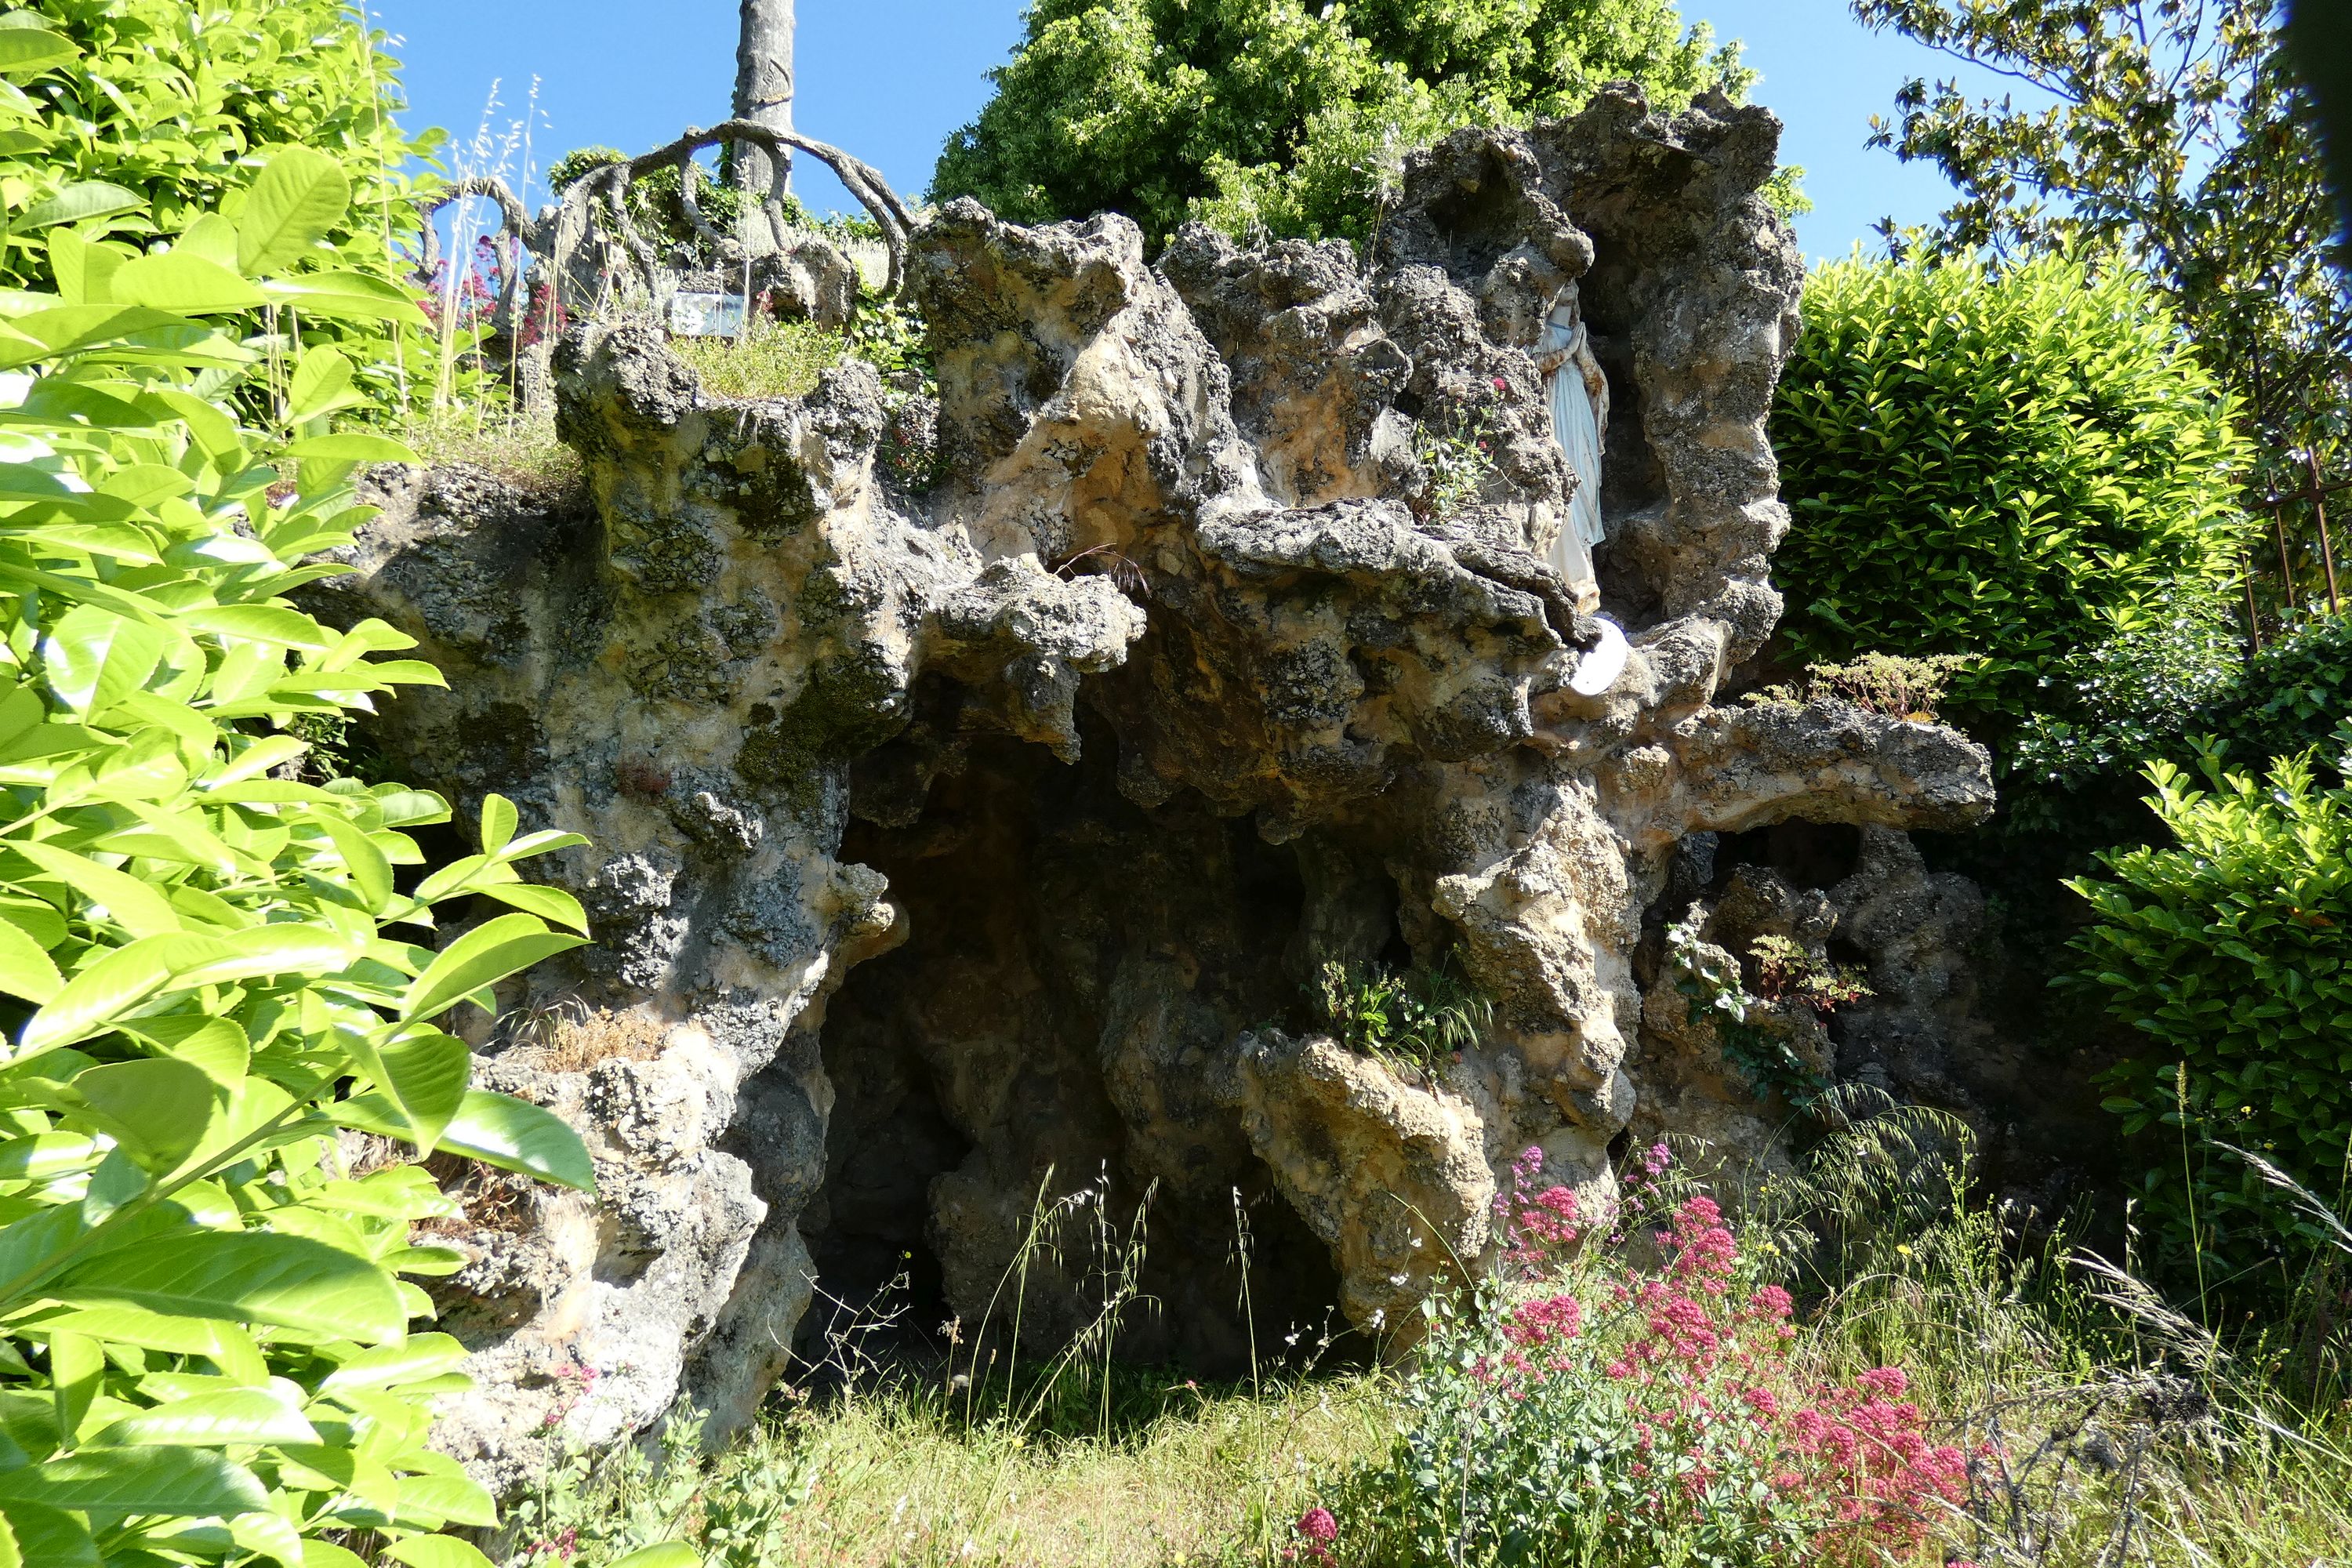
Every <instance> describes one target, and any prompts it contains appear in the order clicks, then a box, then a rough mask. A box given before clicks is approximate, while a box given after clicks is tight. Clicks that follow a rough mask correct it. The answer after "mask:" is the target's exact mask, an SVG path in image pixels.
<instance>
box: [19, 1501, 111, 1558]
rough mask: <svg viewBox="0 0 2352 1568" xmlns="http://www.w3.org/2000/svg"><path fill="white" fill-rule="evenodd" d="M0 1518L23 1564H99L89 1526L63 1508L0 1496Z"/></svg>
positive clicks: (96, 1546)
mask: <svg viewBox="0 0 2352 1568" xmlns="http://www.w3.org/2000/svg"><path fill="white" fill-rule="evenodd" d="M0 1521H5V1523H6V1525H7V1527H8V1533H9V1534H10V1535H11V1536H12V1537H13V1538H14V1539H15V1542H16V1551H17V1553H18V1555H19V1556H20V1557H21V1559H22V1560H23V1562H24V1564H25V1568H99V1555H98V1542H96V1541H95V1540H93V1539H92V1538H91V1536H90V1533H89V1526H88V1525H87V1524H85V1523H83V1522H82V1521H80V1520H79V1519H77V1518H75V1517H74V1516H73V1515H72V1514H69V1513H68V1512H66V1511H65V1510H63V1509H60V1508H52V1507H50V1506H49V1505H48V1504H47V1503H42V1502H32V1501H10V1500H5V1499H0Z"/></svg>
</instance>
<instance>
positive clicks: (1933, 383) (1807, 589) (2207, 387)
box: [1771, 256, 2246, 741]
mask: <svg viewBox="0 0 2352 1568" xmlns="http://www.w3.org/2000/svg"><path fill="white" fill-rule="evenodd" d="M1805 315H1806V330H1805V333H1804V336H1803V337H1802V339H1801V341H1800V342H1799V344H1798V347H1797V352H1796V354H1795V357H1794V358H1793V359H1792V360H1791V361H1790V365H1789V369H1788V372H1787V374H1785V375H1784V377H1783V378H1782V381H1781V384H1780V396H1779V400H1778V402H1777V403H1776V405H1775V406H1774V410H1773V414H1772V426H1771V428H1772V437H1773V445H1774V447H1775V448H1776V449H1777V451H1778V452H1779V454H1780V462H1781V489H1782V493H1783V494H1784V495H1785V496H1786V498H1787V500H1788V502H1789V506H1790V513H1791V527H1790V533H1789V537H1788V540H1787V542H1785V543H1783V544H1782V546H1781V547H1780V553H1779V554H1778V555H1777V556H1775V557H1774V561H1773V574H1774V578H1775V580H1776V581H1777V582H1778V583H1779V584H1780V587H1781V589H1782V590H1783V592H1784V593H1786V595H1788V602H1789V610H1788V616H1787V619H1786V620H1785V621H1784V622H1783V623H1782V627H1781V636H1782V638H1783V639H1784V643H1785V646H1786V647H1787V648H1788V649H1789V650H1790V653H1791V654H1792V655H1793V656H1794V658H1795V660H1796V661H1798V662H1801V661H1803V660H1807V659H1841V658H1847V657H1849V656H1851V655H1853V654H1854V653H1857V652H1861V651H1864V650H1866V649H1878V650H1883V651H1886V652H1892V653H1898V654H1904V655H1907V656H1913V657H1918V656H1925V655H1933V654H1973V655H1978V656H1980V657H1979V662H1978V663H1977V664H1975V665H1974V666H1972V667H1971V668H1968V669H1965V670H1963V671H1961V672H1959V673H1958V676H1957V677H1956V678H1955V679H1954V683H1953V695H1952V699H1951V707H1952V711H1953V713H1954V715H1955V717H1957V718H1958V719H1960V720H1961V721H1964V722H1966V723H1969V724H1970V725H1971V726H1972V727H1973V728H1976V729H1978V730H1979V731H1982V732H1983V733H1984V734H1985V735H1986V736H1987V737H1988V738H1990V739H1993V740H1996V741H1999V740H2000V739H2003V738H2005V737H2006V736H2007V735H2008V734H2010V733H2011V731H2013V730H2014V729H2015V727H2016V726H2017V725H2019V724H2020V723H2021V722H2023V721H2026V720H2027V719H2028V718H2029V717H2030V716H2032V715H2033V714H2034V713H2037V712H2039V711H2042V710H2044V709H2046V708H2048V707H2049V706H2050V702H2051V698H2052V693H2051V692H2050V690H2049V689H2047V687H2046V686H2045V685H2044V684H2043V683H2042V675H2043V673H2044V671H2045V669H2046V668H2048V667H2050V666H2053V665H2054V664H2055V663H2056V662H2057V661H2058V659H2059V658H2061V657H2062V656H2065V655H2068V654H2071V653H2074V651H2076V650H2078V649H2081V648H2084V647H2095V646H2098V645H2100V644H2103V643H2105V641H2107V640H2108V639H2109V638H2111V637H2114V636H2115V635H2116V633H2117V632H2118V631H2121V630H2124V629H2126V628H2129V627H2132V626H2138V625H2142V624H2145V623H2147V622H2149V621H2152V620H2157V619H2161V618H2164V617H2167V616H2178V615H2181V614H2189V615H2195V616H2203V617H2205V618H2206V619H2209V620H2210V619H2211V618H2213V617H2214V616H2218V615H2220V614H2221V613H2223V605H2224V604H2225V600H2224V597H2223V595H2224V594H2225V591H2226V588H2227V585H2228V584H2230V583H2231V581H2232V578H2233V574H2234V572H2235V570H2236V556H2237V546H2238V541H2239V539H2240V538H2241V537H2242V532H2243V530H2244V527H2245V524H2244V522H2243V519H2242V514H2241V513H2240V512H2239V510H2237V507H2236V504H2235V500H2236V495H2237V489H2236V486H2237V476H2238V474H2239V473H2240V471H2241V470H2242V468H2243V465H2244V463H2245V461H2246V450H2245V444H2244V442H2243V441H2242V438H2241V437H2239V436H2238V434H2237V433H2236V432H2235V430H2234V429H2233V427H2232V425H2231V419H2230V404H2229V402H2228V400H2227V399H2226V398H2225V397H2224V396H2223V395H2221V392H2220V390H2219V389H2218V388H2217V387H2216V386H2215V384H2214V382H2213V378H2212V377H2211V376H2210V375H2209V374H2207V373H2206V372H2205V370H2204V369H2203V368H2202V367H2201V366H2200V364H2199V363H2198V362H2197V359H2196V357H2195V356H2194V355H2193V354H2192V353H2190V352H2189V349H2188V348H2187V346H2186V345H2185V344H2184V343H2183V342H2182V341H2181V339H2180V336H2179V331H2178V330H2177V329H2176V327H2175V325H2174V321H2173V319H2172V316H2171V314H2170V312H2169V311H2168V310H2167V308H2166V307H2165V305H2164V304H2163V302H2162V301H2161V300H2160V299H2158V297H2157V296H2156V295H2155V294H2154V293H2153V291H2152V290H2151V289H2149V288H2148V286H2147V284H2146V283H2145V282H2144V281H2143V280H2141V279H2140V278H2139V277H2138V276H2137V274H2135V273H2133V272H2131V271H2129V270H2126V269H2125V268H2120V267H2116V266H2106V267H2099V268H2094V267H2091V266H2089V265H2087V264H2085V263H2084V262H2082V261H2080V260H2077V259H2074V258H2068V257H2063V256H2053V257H2043V258H2036V259H2032V260H2027V261H2022V262H2020V263H2018V264H2017V265H2014V266H2011V267H2009V268H2003V269H1988V268H1984V267H1981V266H1978V265H1973V264H1967V263H1927V262H1911V263H1905V264H1900V265H1894V264H1884V263H1871V262H1865V261H1861V260H1853V261H1846V262H1840V263H1837V264H1835V265H1832V266H1830V267H1827V268H1822V269H1821V270H1819V271H1817V272H1816V273H1815V274H1814V276H1813V279H1812V280H1811V283H1810V284H1809V285H1808V286H1807V289H1806V296H1805Z"/></svg>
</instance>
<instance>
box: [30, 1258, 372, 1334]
mask: <svg viewBox="0 0 2352 1568" xmlns="http://www.w3.org/2000/svg"><path fill="white" fill-rule="evenodd" d="M49 1289H51V1291H52V1292H53V1293H54V1294H55V1295H56V1296H57V1297H58V1299H59V1300H66V1301H70V1302H77V1303H79V1302H94V1301H127V1302H130V1303H131V1304H132V1305H133V1306H140V1307H146V1308H149V1309H151V1310H154V1311H158V1312H186V1313H190V1314H193V1315H194V1316H196V1317H205V1318H226V1319H229V1320H231V1321H237V1322H256V1323H274V1324H276V1325H278V1326H279V1327H281V1328H288V1329H299V1330H302V1331H308V1332H310V1333H316V1334H322V1335H325V1336H327V1337H329V1338H332V1339H348V1340H357V1341H359V1342H362V1343H364V1344H383V1343H386V1342H390V1341H392V1340H394V1339H396V1338H397V1337H399V1335H400V1334H401V1332H402V1331H403V1330H404V1329H405V1328H406V1327H407V1323H408V1314H407V1310H406V1309H405V1308H404V1306H403V1305H402V1302H401V1298H400V1292H399V1290H398V1289H397V1288H396V1287H395V1286H394V1283H393V1280H392V1278H391V1276H389V1275H387V1274H385V1273H384V1272H383V1269H381V1268H377V1267H376V1266H375V1265H374V1264H373V1263H371V1262H369V1261H368V1260H367V1259H366V1258H358V1257H354V1256H353V1255H352V1254H351V1253H348V1252H344V1251H341V1249H339V1248H336V1247H329V1246H327V1245H326V1244H325V1243H323V1242H319V1241H314V1240H312V1239H310V1237H299V1236H272V1235H268V1234H266V1233H261V1232H252V1231H247V1232H218V1231H201V1232H195V1233H193V1234H183V1235H179V1236H171V1237H164V1238H163V1239H162V1240H159V1241H152V1242H146V1243H142V1244H141V1245H139V1246H135V1247H122V1248H120V1249H118V1250H116V1251H113V1252H107V1253H101V1254H100V1255H99V1256H98V1257H97V1258H92V1259H90V1260H89V1262H87V1263H84V1264H82V1265H80V1266H79V1267H78V1268H70V1269H68V1271H67V1272H66V1273H65V1274H64V1275H63V1276H62V1277H61V1278H59V1279H58V1280H56V1281H55V1282H54V1283H53V1284H52V1285H51V1286H50V1287H49Z"/></svg>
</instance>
